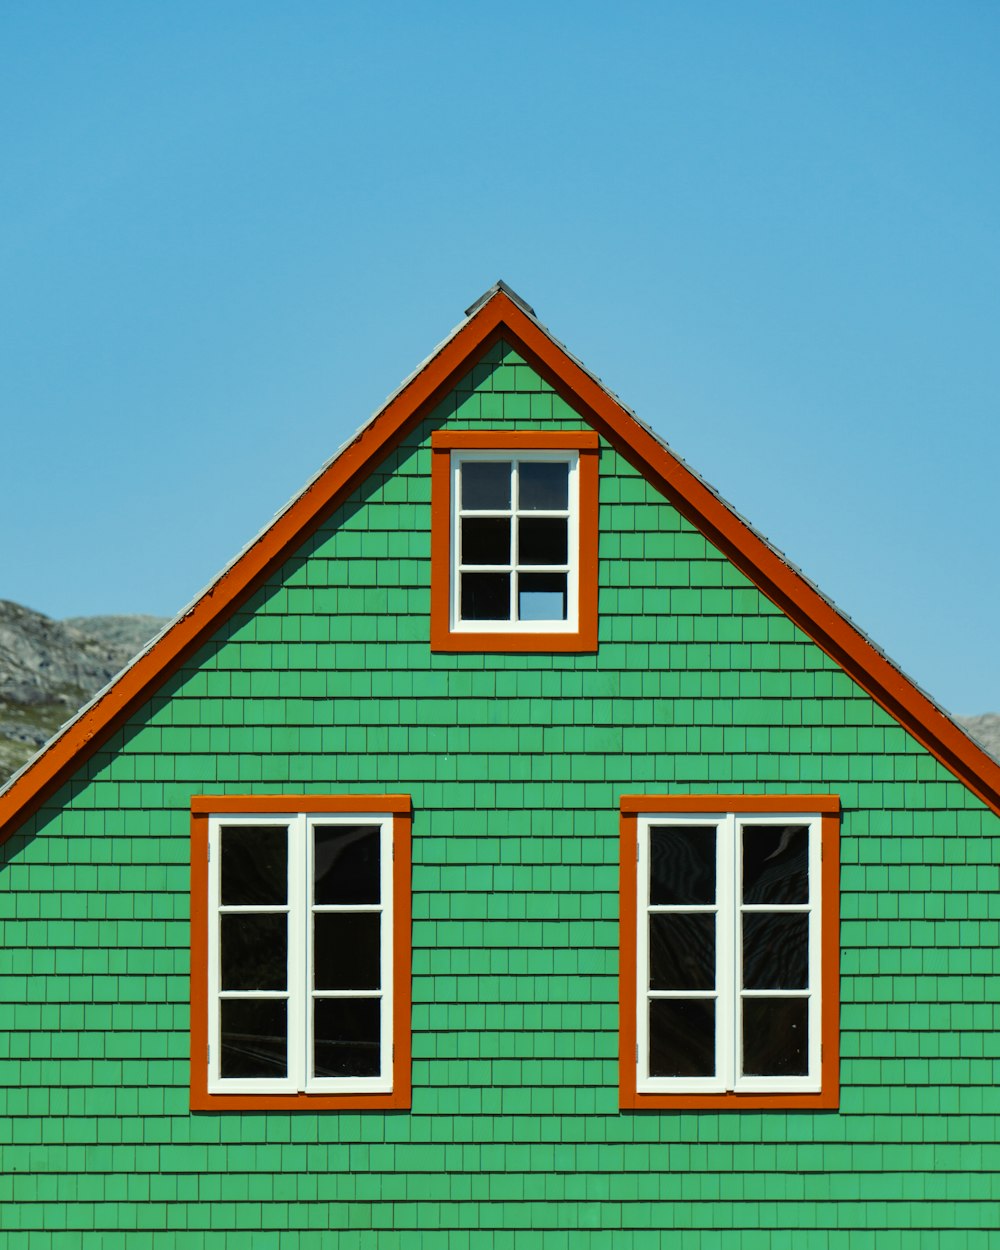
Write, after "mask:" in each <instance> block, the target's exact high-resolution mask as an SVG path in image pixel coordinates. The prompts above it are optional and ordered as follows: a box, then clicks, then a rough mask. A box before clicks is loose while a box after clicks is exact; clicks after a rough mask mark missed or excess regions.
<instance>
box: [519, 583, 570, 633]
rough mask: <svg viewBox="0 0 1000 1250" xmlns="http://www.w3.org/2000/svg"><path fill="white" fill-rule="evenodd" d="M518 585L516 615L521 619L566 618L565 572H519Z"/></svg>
mask: <svg viewBox="0 0 1000 1250" xmlns="http://www.w3.org/2000/svg"><path fill="white" fill-rule="evenodd" d="M517 585H518V616H519V617H520V619H521V620H522V621H564V620H565V619H566V574H565V573H521V574H520V575H519V576H518V579H517Z"/></svg>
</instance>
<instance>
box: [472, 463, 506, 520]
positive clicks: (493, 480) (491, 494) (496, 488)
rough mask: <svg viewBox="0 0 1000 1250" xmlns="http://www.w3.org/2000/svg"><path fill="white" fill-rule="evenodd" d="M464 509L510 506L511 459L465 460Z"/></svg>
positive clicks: (490, 508)
mask: <svg viewBox="0 0 1000 1250" xmlns="http://www.w3.org/2000/svg"><path fill="white" fill-rule="evenodd" d="M460 477H461V479H462V510H463V512H464V511H468V510H470V509H471V510H475V509H482V510H484V511H485V510H487V509H489V510H492V509H494V508H509V507H510V461H509V460H464V461H463V462H462V468H461V471H460Z"/></svg>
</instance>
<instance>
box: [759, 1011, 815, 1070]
mask: <svg viewBox="0 0 1000 1250" xmlns="http://www.w3.org/2000/svg"><path fill="white" fill-rule="evenodd" d="M808 1071H809V1000H808V999H806V998H744V999H743V1072H744V1074H745V1075H746V1076H805V1075H806V1074H807V1073H808Z"/></svg>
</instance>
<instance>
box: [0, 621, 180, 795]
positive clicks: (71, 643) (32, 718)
mask: <svg viewBox="0 0 1000 1250" xmlns="http://www.w3.org/2000/svg"><path fill="white" fill-rule="evenodd" d="M165 624H166V622H165V621H164V620H162V619H161V618H160V617H157V616H78V617H72V618H70V619H69V620H66V621H54V620H52V619H51V618H49V617H47V616H43V615H42V614H41V613H40V612H32V611H31V609H30V608H23V607H21V606H20V605H19V604H16V603H10V602H8V601H7V600H4V599H0V784H2V783H3V782H4V781H5V780H6V779H7V777H8V776H10V774H11V773H13V772H15V771H16V770H17V769H18V768H20V767H21V765H22V764H24V763H25V762H26V761H27V760H28V759H30V758H31V756H32V755H34V753H35V752H36V751H37V750H38V748H39V747H40V746H41V745H42V744H43V743H44V742H46V741H47V740H48V739H49V738H51V737H52V735H53V734H54V733H55V732H56V730H57V729H58V728H59V727H60V726H61V725H63V724H64V723H65V722H66V721H67V720H69V718H70V717H71V716H72V715H73V713H74V712H75V711H76V710H77V709H78V708H79V707H81V706H82V705H83V704H84V703H86V702H87V700H88V699H89V698H91V696H92V695H94V694H96V693H97V691H98V690H100V689H101V687H102V686H105V685H107V683H108V682H109V681H110V680H111V678H112V677H114V676H115V674H116V673H118V672H119V671H120V670H121V669H122V668H124V667H125V665H126V664H127V663H128V662H129V660H131V659H132V657H133V656H134V655H136V654H137V653H138V652H139V651H141V650H142V648H143V647H144V646H145V645H146V643H147V642H148V641H149V639H150V638H152V637H153V635H154V634H156V633H157V632H158V631H159V630H160V629H161V628H162V627H163V625H165Z"/></svg>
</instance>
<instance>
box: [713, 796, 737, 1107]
mask: <svg viewBox="0 0 1000 1250" xmlns="http://www.w3.org/2000/svg"><path fill="white" fill-rule="evenodd" d="M733 832H734V818H733V817H732V816H726V817H725V818H724V819H723V820H720V821H719V823H718V826H717V833H716V846H717V860H716V865H717V866H716V874H715V878H716V887H715V888H716V902H717V904H718V912H717V913H716V914H717V916H718V919H717V922H716V924H717V928H716V934H715V953H716V974H715V975H716V990H717V993H718V997H717V999H716V1007H715V1038H716V1043H715V1044H716V1068H715V1072H716V1076H717V1077H718V1078H719V1080H720V1082H721V1083H722V1085H723V1087H724V1088H725V1089H732V1088H733V1081H734V1079H735V1073H736V1065H737V1063H738V1062H739V1039H738V1037H737V1036H736V1030H737V1029H738V1028H739V1019H740V1011H739V993H740V980H741V978H740V974H739V965H738V963H737V961H738V959H739V949H740V934H739V915H738V908H737V906H736V899H737V898H738V897H739V894H738V884H737V883H738V873H739V855H738V854H737V852H736V849H735V848H734V846H733Z"/></svg>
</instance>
